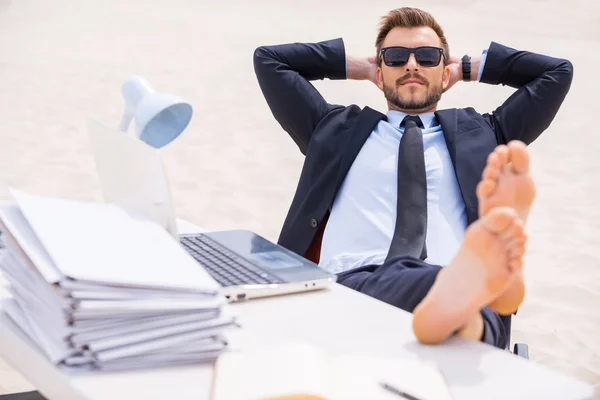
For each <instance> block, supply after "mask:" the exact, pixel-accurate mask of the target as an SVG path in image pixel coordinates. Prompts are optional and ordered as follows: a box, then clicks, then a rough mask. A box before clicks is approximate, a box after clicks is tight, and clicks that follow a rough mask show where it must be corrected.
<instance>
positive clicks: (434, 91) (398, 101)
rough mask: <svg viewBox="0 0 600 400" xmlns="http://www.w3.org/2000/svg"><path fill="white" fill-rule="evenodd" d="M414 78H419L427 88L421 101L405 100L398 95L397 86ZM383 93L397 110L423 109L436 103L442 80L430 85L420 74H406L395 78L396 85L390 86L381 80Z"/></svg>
mask: <svg viewBox="0 0 600 400" xmlns="http://www.w3.org/2000/svg"><path fill="white" fill-rule="evenodd" d="M410 78H415V79H419V80H421V81H422V82H423V83H424V85H425V88H426V89H427V96H426V97H425V99H424V100H422V101H416V100H406V99H403V98H401V97H400V95H398V87H400V85H401V84H402V82H404V81H406V80H407V79H410ZM383 94H384V95H385V99H386V100H387V101H388V103H389V104H391V105H392V106H394V107H395V108H397V109H399V110H423V109H427V108H430V107H431V106H433V105H435V104H437V103H438V102H439V101H440V99H441V98H442V82H441V81H440V84H439V85H434V86H431V85H430V83H429V81H428V80H427V79H425V78H423V77H422V76H420V75H416V74H410V73H408V74H406V75H404V76H403V77H401V78H398V79H397V80H396V85H395V86H391V85H388V84H386V83H385V81H384V82H383Z"/></svg>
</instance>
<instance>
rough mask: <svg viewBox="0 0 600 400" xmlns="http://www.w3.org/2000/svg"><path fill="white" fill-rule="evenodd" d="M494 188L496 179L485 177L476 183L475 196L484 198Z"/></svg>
mask: <svg viewBox="0 0 600 400" xmlns="http://www.w3.org/2000/svg"><path fill="white" fill-rule="evenodd" d="M494 189H496V181H494V180H491V179H486V180H483V181H481V182H479V183H478V184H477V190H476V193H477V197H478V198H479V199H484V198H486V197H489V196H490V195H491V194H492V193H493V192H494Z"/></svg>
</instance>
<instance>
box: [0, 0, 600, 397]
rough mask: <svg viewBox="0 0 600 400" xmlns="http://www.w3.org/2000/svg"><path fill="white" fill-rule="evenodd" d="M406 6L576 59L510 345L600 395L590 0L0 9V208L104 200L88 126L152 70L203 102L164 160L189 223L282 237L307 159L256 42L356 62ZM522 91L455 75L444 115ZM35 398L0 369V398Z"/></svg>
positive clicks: (452, 24)
mask: <svg viewBox="0 0 600 400" xmlns="http://www.w3.org/2000/svg"><path fill="white" fill-rule="evenodd" d="M250 3H251V4H250ZM403 5H416V6H419V7H421V8H423V9H426V10H428V11H430V12H432V13H433V14H434V15H435V16H436V17H437V18H438V20H439V22H440V23H441V24H442V26H443V27H444V29H445V31H446V35H447V37H448V40H449V42H450V47H451V52H452V53H453V54H455V55H459V56H460V55H462V54H464V53H470V54H477V53H479V52H481V50H482V49H484V48H487V46H488V45H489V43H490V41H492V40H493V41H497V42H500V43H502V44H505V45H508V46H511V47H515V48H519V49H525V50H531V51H536V52H540V53H546V54H550V55H553V56H557V57H564V58H568V59H569V60H571V61H572V62H573V64H574V65H575V78H574V81H573V85H572V88H571V91H570V93H569V95H568V97H567V99H566V101H565V103H564V105H563V107H562V108H561V110H560V112H559V114H558V115H557V117H556V119H555V120H554V122H553V124H552V125H551V127H550V128H549V129H548V130H547V131H546V132H545V133H544V134H543V135H542V136H541V137H540V138H539V139H538V140H537V141H536V142H535V143H534V144H533V145H531V147H530V149H531V151H532V155H533V173H534V176H535V178H536V180H537V183H538V198H537V201H536V203H535V206H534V209H533V211H532V214H531V220H530V223H529V225H528V228H527V229H528V233H529V235H530V242H529V249H528V254H527V258H526V281H527V285H528V290H529V291H528V296H527V299H526V301H525V303H524V305H523V307H522V309H521V310H520V312H519V314H518V316H517V317H516V318H515V319H514V322H513V324H514V327H513V338H514V339H515V340H516V341H524V342H527V343H528V344H529V346H530V353H531V359H532V360H533V361H535V362H539V363H542V364H545V365H548V366H549V367H551V368H553V369H555V370H559V371H562V372H564V373H567V374H569V375H572V376H576V377H579V378H581V379H583V380H585V381H587V382H590V383H593V384H595V385H599V386H600V311H599V310H600V258H599V254H600V206H599V204H600V191H599V190H598V187H597V185H598V182H600V180H599V177H600V132H599V131H598V123H597V120H598V118H599V113H600V106H599V105H598V93H600V80H599V79H598V65H599V63H600V3H599V2H597V1H594V0H571V1H569V2H566V1H556V0H547V1H542V0H526V1H523V0H521V1H516V0H506V1H503V2H497V1H492V0H485V1H472V0H456V1H453V2H451V3H450V2H443V1H441V0H437V1H435V0H424V1H420V2H418V4H416V3H412V4H411V3H402V2H397V1H389V0H378V1H377V2H365V1H356V0H347V1H340V0H335V1H333V0H303V1H299V0H288V1H285V2H281V1H275V0H256V1H252V2H248V1H243V0H230V1H221V2H209V1H203V0H153V1H152V2H148V1H144V0H127V1H122V0H103V1H89V0H53V1H42V0H12V1H10V0H0V200H7V199H8V198H9V197H8V192H7V190H6V186H7V185H12V186H15V187H18V188H21V189H23V190H25V191H28V192H31V193H38V194H44V195H52V196H60V197H68V198H73V199H80V200H99V199H101V197H100V191H99V184H98V180H97V177H96V174H95V170H94V164H93V159H92V156H91V151H90V146H89V141H88V137H87V132H86V118H87V117H88V116H92V117H96V118H99V119H101V120H103V121H106V122H109V123H111V124H113V125H115V126H116V125H117V124H118V121H119V118H120V114H121V111H122V106H123V101H122V99H121V97H120V84H121V82H122V81H123V80H124V79H125V78H126V77H128V76H129V75H131V74H141V75H143V76H145V77H146V78H147V79H148V80H149V81H150V82H151V83H152V84H153V85H154V86H155V88H156V89H157V90H161V91H168V92H171V93H175V94H178V95H180V96H182V97H184V98H186V99H187V100H188V101H190V102H191V103H192V105H193V106H194V109H195V114H194V118H193V120H192V122H191V124H190V126H189V128H188V129H187V130H186V132H185V133H184V134H183V135H182V136H181V137H180V138H179V139H178V140H177V141H175V142H173V143H172V144H171V145H169V146H168V147H166V148H165V149H164V151H163V155H164V160H165V164H166V166H167V169H168V173H169V177H170V181H171V187H172V192H173V197H174V201H175V206H176V211H177V213H178V215H179V216H181V217H183V218H187V219H189V220H191V221H193V222H195V223H198V224H200V225H202V226H205V227H207V228H210V229H228V228H239V227H243V228H247V229H251V230H254V231H256V232H257V233H260V234H262V235H263V236H265V237H267V238H269V239H271V240H276V238H277V235H278V233H279V229H280V227H281V224H282V222H283V219H284V217H285V215H286V212H287V209H288V206H289V204H290V202H291V199H292V196H293V194H294V190H295V186H296V183H297V180H298V177H299V174H300V170H301V167H302V162H303V157H302V155H301V154H300V152H299V151H298V150H297V148H296V146H295V144H294V143H293V142H292V140H291V139H289V138H288V137H287V135H286V134H285V133H284V132H283V131H282V130H281V128H280V127H279V126H278V125H277V123H276V122H275V121H274V119H273V118H272V116H271V114H270V112H269V110H268V108H267V105H266V103H265V101H264V100H263V98H262V95H261V93H260V90H259V88H258V85H257V83H256V79H255V76H254V71H253V67H252V53H253V51H254V49H255V48H256V47H257V46H259V45H263V44H276V43H283V42H291V41H320V40H325V39H330V38H336V37H343V38H344V40H345V43H346V49H347V52H348V53H352V54H355V55H370V54H372V53H373V52H374V44H373V43H374V38H375V34H376V25H377V22H378V20H379V17H380V16H381V15H383V14H385V13H386V12H387V11H388V10H389V9H392V8H395V7H399V6H403ZM315 85H316V86H317V87H318V89H320V90H321V92H322V93H323V94H324V96H325V97H326V99H327V100H328V101H329V102H331V103H340V104H349V103H356V104H358V105H360V106H366V105H369V106H371V107H374V108H377V109H379V110H382V111H385V102H384V99H383V96H382V94H381V93H380V92H379V91H378V89H377V88H376V87H375V86H373V85H372V84H371V83H369V82H344V81H341V82H340V81H336V82H330V81H323V82H317V83H316V84H315ZM512 91H513V90H512V89H510V88H506V87H494V86H489V85H484V84H478V83H468V84H467V83H460V84H457V85H456V86H455V87H454V88H453V89H452V90H451V91H450V92H448V93H447V94H446V95H444V98H443V100H442V103H441V105H440V108H448V107H462V106H474V107H475V108H476V109H477V110H478V111H480V112H487V111H491V110H493V109H494V108H495V107H496V106H498V105H499V104H501V102H502V101H503V100H504V99H505V98H507V97H508V96H509V95H510V94H511V93H512ZM507 384H509V383H508V382H507ZM29 388H30V385H29V384H28V383H27V382H26V381H25V380H24V379H23V378H21V377H20V376H19V375H18V374H17V373H16V372H14V371H12V370H11V369H10V367H9V366H7V365H6V364H5V363H2V362H1V361H0V393H3V392H11V391H17V390H27V389H29Z"/></svg>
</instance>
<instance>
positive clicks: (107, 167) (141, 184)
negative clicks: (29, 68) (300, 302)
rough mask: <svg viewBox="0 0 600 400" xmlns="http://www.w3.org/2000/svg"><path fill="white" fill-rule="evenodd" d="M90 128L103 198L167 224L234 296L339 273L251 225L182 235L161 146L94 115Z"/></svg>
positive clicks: (313, 283)
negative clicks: (130, 134)
mask: <svg viewBox="0 0 600 400" xmlns="http://www.w3.org/2000/svg"><path fill="white" fill-rule="evenodd" d="M88 133H89V136H90V140H91V144H92V152H93V154H94V158H95V161H96V169H97V172H98V177H99V180H100V187H101V190H102V194H103V197H104V200H105V201H106V202H109V203H113V204H117V205H119V206H121V207H123V208H125V209H128V210H130V211H132V212H141V213H143V214H145V215H146V216H147V217H149V218H150V219H152V220H154V221H155V222H156V223H158V224H160V225H161V226H163V227H164V228H165V229H166V230H167V231H168V232H169V233H170V234H171V235H172V236H173V237H174V238H175V239H176V240H178V241H179V242H180V243H181V245H182V247H183V248H184V249H185V250H186V251H187V252H188V253H189V254H190V255H191V256H192V257H193V258H194V259H196V260H197V261H198V263H199V266H201V267H203V268H205V269H206V270H207V271H208V272H209V273H210V274H211V276H212V277H213V278H214V279H215V280H216V281H217V282H218V283H219V284H220V285H221V286H222V288H223V292H224V294H225V296H226V297H227V298H228V299H229V301H231V302H235V301H242V300H248V299H253V298H259V297H267V296H275V295H282V294H289V293H297V292H303V291H309V290H318V289H325V288H327V287H329V286H330V285H331V284H332V283H334V282H335V281H336V275H334V274H331V273H328V272H327V271H325V270H323V269H321V268H319V267H318V266H317V265H316V264H314V263H313V262H311V261H308V260H306V259H305V258H303V257H301V256H299V255H297V254H296V253H294V252H292V251H290V250H288V249H286V248H284V247H282V246H279V245H277V244H275V243H272V242H270V241H269V240H267V239H265V238H263V237H262V236H260V235H257V234H255V233H253V232H251V231H248V230H227V231H217V232H198V233H194V234H183V235H179V233H178V231H177V223H176V218H175V213H174V208H173V202H172V197H171V191H170V189H169V183H168V179H167V174H166V171H165V168H164V164H163V162H162V158H161V156H160V153H159V151H158V150H157V149H154V148H152V147H151V146H149V145H147V144H146V143H144V142H142V141H141V140H139V139H136V138H134V137H132V136H129V135H127V134H125V133H123V132H120V131H119V130H117V129H114V128H111V127H109V126H107V125H106V124H104V123H102V122H99V121H96V120H94V119H88ZM149 245H151V244H149Z"/></svg>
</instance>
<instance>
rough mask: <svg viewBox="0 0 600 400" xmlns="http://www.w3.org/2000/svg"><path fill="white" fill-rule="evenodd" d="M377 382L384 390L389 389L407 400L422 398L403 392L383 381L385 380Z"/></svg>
mask: <svg viewBox="0 0 600 400" xmlns="http://www.w3.org/2000/svg"><path fill="white" fill-rule="evenodd" d="M379 384H380V385H381V387H383V388H384V389H385V390H387V391H390V392H392V393H394V394H397V395H398V396H400V397H404V398H405V399H407V400H422V399H419V398H418V397H415V396H412V395H410V394H408V393H406V392H403V391H402V390H400V389H398V388H396V387H394V386H392V385H390V384H389V383H385V382H379Z"/></svg>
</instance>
